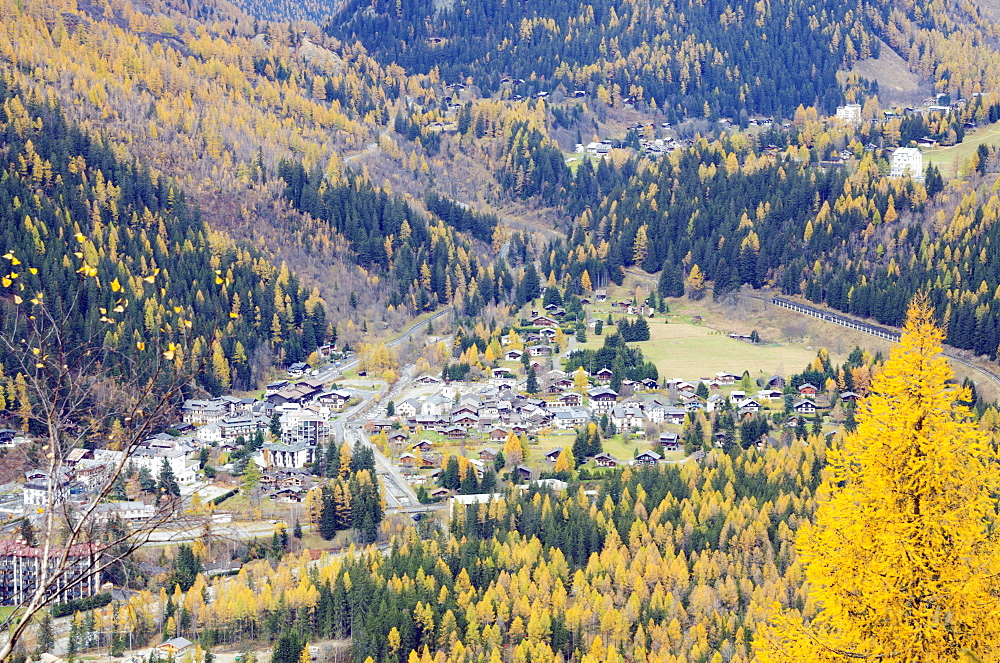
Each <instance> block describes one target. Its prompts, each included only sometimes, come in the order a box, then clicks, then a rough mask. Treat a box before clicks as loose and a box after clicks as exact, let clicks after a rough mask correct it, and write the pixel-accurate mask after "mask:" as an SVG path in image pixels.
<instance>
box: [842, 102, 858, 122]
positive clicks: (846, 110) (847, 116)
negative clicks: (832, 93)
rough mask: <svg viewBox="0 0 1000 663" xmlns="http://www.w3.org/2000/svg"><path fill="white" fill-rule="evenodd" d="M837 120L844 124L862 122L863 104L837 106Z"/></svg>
mask: <svg viewBox="0 0 1000 663" xmlns="http://www.w3.org/2000/svg"><path fill="white" fill-rule="evenodd" d="M837 119H838V120H841V121H843V122H860V121H861V104H847V105H846V106H837Z"/></svg>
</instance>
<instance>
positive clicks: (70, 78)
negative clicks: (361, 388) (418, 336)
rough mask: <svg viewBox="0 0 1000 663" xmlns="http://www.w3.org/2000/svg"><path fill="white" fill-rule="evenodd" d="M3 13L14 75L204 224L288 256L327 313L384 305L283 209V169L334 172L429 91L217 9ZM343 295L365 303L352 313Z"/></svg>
mask: <svg viewBox="0 0 1000 663" xmlns="http://www.w3.org/2000/svg"><path fill="white" fill-rule="evenodd" d="M2 11H3V13H4V15H5V16H6V17H8V18H7V19H5V20H4V21H2V22H0V60H2V62H3V63H4V64H5V71H6V72H7V74H8V75H9V76H11V77H12V78H13V81H14V82H15V83H16V84H18V85H20V86H22V87H23V88H24V89H26V90H30V89H37V90H44V93H45V94H46V95H51V97H53V98H54V99H58V100H60V101H61V103H62V107H63V108H64V109H65V112H66V113H67V114H68V115H69V116H70V117H71V119H73V120H74V121H77V122H79V124H80V126H81V128H82V129H83V131H85V132H95V133H99V134H101V135H102V136H104V137H105V140H106V142H107V144H108V145H109V147H114V148H115V149H117V150H120V152H119V153H120V154H127V155H128V158H129V159H139V160H140V161H141V162H142V163H143V164H145V165H146V167H147V168H149V169H150V170H151V171H152V172H163V173H165V174H166V175H168V176H170V177H173V178H176V180H177V182H178V184H179V186H181V187H183V190H184V191H185V193H186V194H187V195H188V196H189V197H190V198H191V199H192V200H194V201H196V202H198V203H199V204H200V206H201V209H202V210H203V213H204V215H205V217H206V219H207V220H208V222H209V223H210V224H211V226H212V229H213V231H217V232H222V233H232V234H233V235H234V236H239V237H240V238H241V239H242V240H245V241H248V242H250V243H251V244H252V245H254V246H256V247H257V248H258V249H259V250H261V251H263V252H265V253H266V254H269V255H271V256H275V257H276V259H287V260H288V261H289V262H290V263H291V264H292V265H293V267H294V268H296V270H297V271H299V272H300V273H302V274H304V275H305V276H306V277H308V278H309V279H310V281H311V282H312V283H314V284H317V285H318V286H319V287H320V288H321V289H322V293H323V296H324V298H326V299H327V301H328V302H330V303H331V306H332V307H333V309H332V311H331V312H339V313H340V314H341V315H342V316H344V317H352V319H353V321H354V323H355V324H357V325H358V326H360V324H361V317H360V316H361V315H363V314H364V315H368V316H370V317H374V316H375V315H377V313H378V312H379V311H380V310H381V311H382V312H383V314H384V312H385V310H386V309H385V306H384V305H381V306H379V303H380V302H382V301H384V298H385V297H386V296H387V295H388V293H387V292H386V291H385V289H384V288H381V287H380V286H378V284H377V281H376V280H373V279H372V278H371V275H369V274H367V273H366V272H364V271H362V270H359V269H357V267H356V266H355V265H354V263H353V260H352V257H351V255H350V252H349V249H348V246H347V242H346V241H345V240H344V238H343V237H341V236H340V235H339V234H338V233H337V232H335V231H333V230H332V229H331V228H330V226H329V225H327V224H325V223H315V222H314V221H313V220H312V219H310V218H308V217H306V216H304V215H302V214H299V213H297V212H295V211H294V210H292V209H290V207H289V206H288V205H287V204H286V203H285V202H283V199H282V191H283V189H284V186H285V185H284V182H283V181H282V180H281V179H280V178H278V177H277V171H278V166H279V163H280V162H281V161H282V160H283V159H284V160H295V161H300V162H302V163H303V164H305V167H306V168H307V169H309V170H310V171H312V170H314V169H315V170H318V171H319V172H321V173H323V174H324V175H328V176H332V177H338V176H339V175H340V174H341V173H342V171H343V169H344V162H345V160H346V159H347V158H349V155H351V154H354V153H358V152H363V151H364V150H365V146H366V144H367V142H368V141H369V140H372V139H374V138H375V137H376V135H377V132H378V129H377V125H379V124H385V123H387V122H389V120H390V117H391V115H390V110H391V109H392V108H393V107H394V105H395V104H396V103H397V102H398V100H399V99H400V97H401V95H403V94H407V93H408V94H411V95H415V96H416V98H422V97H421V95H422V94H423V93H424V92H423V89H422V88H421V84H420V81H418V80H417V79H415V78H412V77H409V76H407V75H406V74H405V72H403V71H402V70H401V69H400V68H399V67H388V68H383V67H380V66H379V65H378V64H377V63H376V62H375V61H374V60H372V59H371V58H369V57H367V56H365V55H364V54H363V53H362V52H359V51H355V50H352V49H350V48H344V49H340V45H339V44H337V43H336V42H330V43H325V44H320V43H318V42H321V41H322V35H321V34H320V33H319V31H318V29H317V28H316V27H315V26H314V25H313V26H312V27H311V28H309V25H304V26H303V27H305V28H309V29H311V33H310V32H308V31H307V32H302V31H297V30H291V29H290V27H289V26H288V25H281V24H271V23H266V22H263V21H257V20H255V19H253V18H252V17H249V16H247V15H244V14H240V13H239V12H237V11H235V10H233V9H232V7H230V6H228V5H226V4H225V3H213V2H209V3H200V4H199V5H198V6H197V7H193V8H192V7H189V6H188V3H170V2H154V3H152V4H151V6H150V8H149V10H148V11H146V10H143V11H139V10H138V9H137V8H136V7H134V6H133V5H132V4H131V3H130V2H114V3H111V4H108V5H106V6H105V8H104V9H103V10H101V9H98V8H97V6H96V5H82V4H81V5H77V4H76V3H74V2H56V3H18V2H14V1H13V0H12V1H11V2H9V3H6V4H5V5H4V6H3V7H2ZM258 30H259V32H258ZM310 34H311V35H312V37H310ZM334 49H336V50H334ZM419 153H422V152H419ZM220 238H221V236H220ZM222 241H223V242H225V240H222ZM337 286H342V287H337ZM351 292H356V293H357V294H358V295H361V294H364V295H365V296H364V297H362V300H363V302H364V303H365V306H363V307H362V308H360V309H357V310H355V309H351V308H350V307H348V305H347V301H348V297H349V295H350V293H351ZM368 305H370V306H371V307H372V308H371V309H370V310H369V308H368ZM405 317H406V316H405V315H404V316H403V318H405ZM394 322H398V321H394ZM353 340H357V339H353Z"/></svg>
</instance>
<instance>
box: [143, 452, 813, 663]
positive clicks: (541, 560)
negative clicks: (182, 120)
mask: <svg viewBox="0 0 1000 663" xmlns="http://www.w3.org/2000/svg"><path fill="white" fill-rule="evenodd" d="M825 454H826V447H825V444H824V442H823V439H822V438H819V437H814V438H809V441H808V444H805V443H801V442H796V443H794V444H793V445H792V447H791V448H789V449H785V450H781V451H779V450H777V449H768V450H767V451H766V452H763V453H761V452H758V451H757V450H756V449H751V450H749V451H735V452H734V453H733V454H732V455H728V454H725V453H722V452H720V451H714V452H712V453H711V454H710V455H709V456H708V458H707V459H706V462H705V463H704V464H698V463H686V464H684V465H680V466H677V465H675V466H669V467H664V468H660V469H656V468H647V469H640V468H634V469H627V470H625V471H624V472H620V471H619V472H617V473H613V474H611V475H609V478H608V480H607V482H606V483H605V484H604V485H603V488H601V489H600V491H599V493H598V494H597V495H596V496H593V497H592V496H589V495H587V494H585V493H584V491H583V490H582V489H580V488H574V489H573V490H572V491H570V492H569V493H568V494H565V495H556V494H552V493H550V492H547V491H538V490H537V489H534V488H533V489H531V490H529V491H527V492H524V493H521V492H519V491H514V493H513V494H510V495H507V496H505V497H504V498H503V499H500V500H496V501H493V502H492V503H489V504H484V505H481V506H470V507H468V508H467V509H465V510H462V509H461V508H459V510H458V511H456V515H455V517H454V518H453V521H452V531H451V533H450V534H448V535H443V534H442V535H440V536H437V537H435V538H433V539H432V540H425V541H419V540H417V538H416V537H415V536H413V537H411V536H406V537H404V538H402V539H400V540H398V541H396V542H395V543H394V545H393V546H392V548H391V549H390V550H389V551H388V552H387V553H386V554H383V553H382V552H380V551H377V550H373V551H371V552H370V553H367V554H364V555H360V556H358V557H356V558H355V557H354V556H350V555H349V556H346V557H342V558H340V559H338V560H329V561H328V562H326V563H323V564H320V565H319V566H318V567H312V568H310V567H309V565H308V563H309V562H308V559H307V558H306V557H303V558H302V559H298V558H295V557H291V556H290V557H286V558H285V560H284V562H283V563H282V564H281V565H280V566H279V567H278V568H277V570H272V568H271V566H269V565H266V564H260V563H255V564H253V565H251V566H249V567H247V568H245V569H244V570H242V571H241V572H240V574H239V575H238V576H237V577H235V578H218V579H216V580H214V581H212V582H213V584H214V588H213V591H212V592H211V596H212V597H213V598H212V600H211V601H210V602H208V603H206V602H205V601H204V599H203V596H205V595H206V593H205V592H204V591H203V589H202V588H203V587H204V586H205V585H206V581H205V580H204V579H203V578H199V580H198V581H197V582H196V584H195V586H194V588H193V589H192V590H191V591H189V592H188V593H187V594H186V595H182V594H181V593H180V592H179V591H178V592H176V593H175V594H174V596H173V605H175V606H184V615H183V619H180V618H170V619H169V621H168V617H167V616H165V615H164V614H163V613H162V612H158V611H156V610H155V609H151V607H150V606H152V605H155V601H154V600H153V597H152V596H151V595H138V596H136V597H135V598H134V599H132V601H131V604H132V607H133V609H134V612H131V611H130V612H129V613H128V614H130V615H135V617H134V618H133V617H129V618H128V619H129V620H130V626H131V625H132V624H133V623H134V625H135V629H136V631H137V632H138V633H142V634H143V637H144V638H148V637H151V636H153V635H154V634H155V633H158V632H160V631H161V630H162V631H163V632H164V633H165V634H166V635H167V636H169V637H173V636H174V635H182V636H184V637H187V638H189V639H192V640H199V639H200V640H201V642H203V643H206V644H209V645H211V644H212V643H225V642H234V641H239V640H240V639H241V638H243V637H244V636H245V634H246V633H253V634H256V635H257V636H258V637H266V638H269V639H273V640H275V641H276V652H278V651H280V652H282V653H281V654H280V655H279V654H276V656H288V655H289V653H288V652H285V651H284V649H285V648H286V647H289V646H290V645H289V643H288V638H290V637H293V636H294V637H296V638H299V640H298V647H301V643H302V639H303V638H304V639H308V640H310V641H317V640H319V639H323V638H329V637H334V638H341V637H345V636H351V638H352V648H351V660H352V661H356V662H357V663H362V662H363V661H365V660H367V659H368V657H369V656H370V657H372V660H375V661H379V662H383V661H386V662H388V661H392V662H394V663H396V662H404V661H420V662H430V661H455V662H457V661H482V662H484V663H485V662H487V661H489V662H494V661H500V660H506V658H507V656H508V655H509V656H510V659H511V660H517V661H529V660H531V661H556V660H564V661H569V660H576V661H581V662H582V661H585V662H587V663H606V662H608V661H620V660H649V661H683V660H706V661H708V660H712V657H713V652H718V653H716V654H714V656H716V657H718V656H720V655H722V656H725V659H717V660H731V661H736V662H741V661H744V662H745V661H750V660H752V654H751V650H750V642H751V638H752V636H753V631H754V627H755V625H756V623H757V622H758V620H759V619H760V618H761V616H762V615H763V610H764V609H765V608H766V607H767V606H769V605H770V604H771V603H772V602H775V601H777V602H779V603H781V604H782V605H783V606H786V607H792V608H798V609H801V608H802V607H803V605H804V604H803V601H804V593H803V588H802V573H801V568H800V567H799V565H798V563H797V562H796V560H795V553H794V549H793V548H792V541H793V540H794V538H795V533H796V531H797V529H798V528H799V527H800V524H801V523H802V522H803V521H804V520H806V519H808V518H810V517H811V515H812V513H813V510H814V509H815V499H814V495H813V493H814V490H815V487H816V486H817V485H818V483H819V479H820V469H821V468H822V466H823V465H824V463H825ZM144 594H146V593H144ZM165 598H166V595H163V600H164V602H166V601H165ZM812 609H813V608H812V607H809V608H807V610H812ZM293 647H294V645H293ZM298 651H299V650H298V649H295V650H294V651H293V652H291V654H290V655H291V656H296V655H297V652H298ZM411 652H413V653H411ZM508 653H509V654H508ZM282 660H284V659H282Z"/></svg>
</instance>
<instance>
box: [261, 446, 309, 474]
mask: <svg viewBox="0 0 1000 663" xmlns="http://www.w3.org/2000/svg"><path fill="white" fill-rule="evenodd" d="M315 450H316V447H313V446H310V445H308V444H306V443H304V442H298V443H296V444H280V443H278V442H267V443H265V444H264V448H263V449H261V450H260V451H258V452H257V453H256V454H254V461H256V463H257V464H258V465H259V466H261V467H263V468H265V469H272V468H285V469H288V468H302V467H305V466H306V465H308V464H309V463H312V462H313V460H315V456H314V453H315Z"/></svg>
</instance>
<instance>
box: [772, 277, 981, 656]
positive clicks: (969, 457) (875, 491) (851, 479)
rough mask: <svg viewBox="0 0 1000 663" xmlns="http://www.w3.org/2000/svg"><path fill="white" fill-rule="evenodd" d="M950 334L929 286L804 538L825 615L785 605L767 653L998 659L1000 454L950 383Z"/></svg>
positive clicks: (804, 555) (807, 565)
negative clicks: (946, 350) (944, 351)
mask: <svg viewBox="0 0 1000 663" xmlns="http://www.w3.org/2000/svg"><path fill="white" fill-rule="evenodd" d="M943 338H944V333H943V332H942V330H941V329H940V327H938V326H937V325H936V324H935V322H934V317H933V311H932V309H931V307H930V305H929V303H928V301H927V299H926V297H925V296H922V295H918V296H917V297H916V298H915V299H914V301H913V303H911V305H910V309H909V312H908V315H907V321H906V324H905V326H904V327H903V335H902V338H901V340H900V345H899V346H897V347H896V348H894V349H893V351H892V354H891V356H890V359H889V361H888V362H886V364H885V366H884V368H883V370H882V371H881V372H880V373H879V374H878V375H876V376H875V377H874V378H873V379H872V383H871V395H870V396H868V398H867V399H866V400H865V401H864V403H863V404H862V406H861V407H860V408H859V411H858V415H857V420H858V428H857V430H856V432H854V433H852V434H848V435H847V436H845V438H844V441H843V444H842V446H841V448H839V449H835V450H832V451H831V452H830V466H829V475H828V477H827V478H826V480H825V482H824V483H823V485H822V487H821V493H820V505H819V508H818V509H817V512H816V518H815V524H813V525H811V526H806V527H804V528H803V529H802V530H801V532H800V534H799V536H798V538H797V547H798V551H799V555H800V561H801V563H802V565H803V567H804V569H805V575H806V580H807V582H808V587H809V595H810V601H809V603H814V604H815V605H818V606H820V607H819V611H818V614H817V615H816V616H815V617H814V618H813V619H812V620H811V623H808V624H803V620H802V618H801V617H800V615H799V614H798V613H797V612H796V611H789V612H784V613H777V614H775V615H774V616H773V617H772V619H771V621H770V623H769V624H768V625H767V626H765V627H764V628H762V629H761V630H760V631H758V634H757V639H756V641H755V649H756V651H757V656H758V658H759V660H761V661H762V662H764V663H771V662H774V663H777V662H783V661H789V662H791V661H844V662H847V661H855V660H858V659H864V660H878V661H882V662H884V663H932V662H933V663H937V662H940V661H959V660H962V657H963V656H965V655H966V653H968V652H971V653H973V654H975V655H976V656H977V657H980V658H981V659H982V660H997V658H998V656H1000V603H998V602H997V600H996V597H997V596H998V595H1000V545H998V544H1000V537H998V535H997V524H998V518H997V502H996V495H997V494H998V491H1000V476H998V473H997V472H996V467H997V461H998V458H997V454H996V452H995V451H994V449H993V447H992V446H991V444H990V443H989V441H988V439H987V437H986V435H985V434H984V433H983V432H982V431H981V430H979V429H978V427H977V426H976V424H975V422H973V421H972V420H971V419H970V418H969V414H968V410H967V408H966V407H964V406H963V405H960V404H959V403H960V402H961V401H965V400H967V399H968V394H966V393H962V392H964V391H965V390H964V389H960V388H956V387H954V386H953V385H950V384H949V381H950V380H951V378H952V371H951V369H950V368H949V366H948V364H947V362H946V361H945V359H944V358H943V357H941V356H940V352H941V342H942V340H943Z"/></svg>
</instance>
